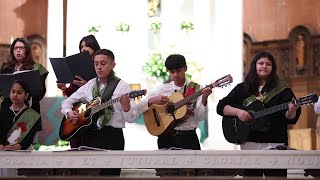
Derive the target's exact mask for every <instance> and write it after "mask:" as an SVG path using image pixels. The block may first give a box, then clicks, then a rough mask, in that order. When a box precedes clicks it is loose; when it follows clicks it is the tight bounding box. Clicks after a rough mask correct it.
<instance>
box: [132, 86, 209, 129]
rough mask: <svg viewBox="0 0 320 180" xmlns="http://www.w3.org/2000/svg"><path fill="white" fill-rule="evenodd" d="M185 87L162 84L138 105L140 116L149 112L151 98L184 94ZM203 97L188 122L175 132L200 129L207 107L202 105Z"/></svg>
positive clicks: (178, 127) (198, 99) (199, 98)
mask: <svg viewBox="0 0 320 180" xmlns="http://www.w3.org/2000/svg"><path fill="white" fill-rule="evenodd" d="M188 83H189V82H186V83H185V85H188ZM185 85H184V86H182V87H178V86H176V85H175V84H174V82H173V81H171V82H170V83H166V84H162V85H160V86H158V87H157V88H156V89H155V90H154V92H152V93H151V94H150V95H149V96H148V97H147V98H145V99H144V100H143V101H141V102H140V103H139V104H138V107H137V108H138V112H139V114H141V113H143V112H145V111H147V110H148V108H149V107H148V100H149V99H150V98H151V97H154V96H158V95H162V96H170V95H172V94H173V93H174V92H176V91H177V92H180V93H182V94H183V91H184V87H185ZM201 100H202V95H201V96H199V97H198V98H197V103H196V107H195V108H194V111H193V114H192V115H191V116H190V117H189V118H188V119H187V120H186V122H184V123H182V124H181V125H179V126H177V127H175V128H174V129H175V130H193V129H196V128H197V127H198V124H199V120H203V119H204V117H205V111H206V107H205V106H204V105H203V104H202V102H201Z"/></svg>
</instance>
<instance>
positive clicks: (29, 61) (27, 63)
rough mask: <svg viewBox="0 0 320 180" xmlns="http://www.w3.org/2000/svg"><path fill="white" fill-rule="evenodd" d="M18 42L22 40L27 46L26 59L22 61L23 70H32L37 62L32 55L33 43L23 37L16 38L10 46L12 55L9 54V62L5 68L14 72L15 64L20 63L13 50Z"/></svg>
mask: <svg viewBox="0 0 320 180" xmlns="http://www.w3.org/2000/svg"><path fill="white" fill-rule="evenodd" d="M17 42H22V43H23V44H24V46H25V56H26V57H25V59H24V60H23V62H22V69H21V70H31V69H33V66H34V64H35V61H34V59H33V57H32V52H31V43H30V42H29V41H28V40H27V39H26V38H23V37H20V38H16V39H15V40H14V41H13V42H12V44H11V46H10V55H9V59H8V63H7V64H6V66H5V67H4V69H7V70H8V71H12V72H14V69H15V66H16V64H17V63H18V62H17V60H16V58H15V57H14V54H13V50H14V46H15V44H16V43H17Z"/></svg>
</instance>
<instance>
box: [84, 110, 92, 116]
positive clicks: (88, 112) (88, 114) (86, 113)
mask: <svg viewBox="0 0 320 180" xmlns="http://www.w3.org/2000/svg"><path fill="white" fill-rule="evenodd" d="M90 114H91V108H89V109H87V110H86V112H85V113H84V118H88V117H89V116H90Z"/></svg>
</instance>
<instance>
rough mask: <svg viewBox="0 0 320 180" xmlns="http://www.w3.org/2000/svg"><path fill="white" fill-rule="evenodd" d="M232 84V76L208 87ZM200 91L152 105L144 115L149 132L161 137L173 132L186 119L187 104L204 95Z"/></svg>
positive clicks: (175, 96) (173, 95) (174, 95)
mask: <svg viewBox="0 0 320 180" xmlns="http://www.w3.org/2000/svg"><path fill="white" fill-rule="evenodd" d="M231 82H232V77H231V75H226V76H224V77H222V78H220V79H218V80H216V81H215V82H214V83H212V84H210V85H207V86H206V87H210V88H211V89H212V88H214V87H223V86H226V85H228V84H230V83H231ZM203 89H204V88H203ZM203 89H201V90H198V91H196V92H195V93H193V94H192V95H190V96H187V97H184V96H183V95H182V94H181V93H179V92H175V93H173V94H172V95H171V96H169V97H168V98H169V100H170V101H169V102H168V103H166V104H163V105H156V104H153V105H151V106H150V107H149V108H148V110H147V111H145V112H144V113H143V117H144V121H145V124H146V127H147V130H148V132H149V133H150V134H151V135H154V136H159V135H163V134H166V133H167V132H169V131H171V130H172V129H173V128H174V127H175V126H176V125H177V124H178V123H179V122H181V121H183V120H184V119H186V117H185V116H186V115H187V116H188V115H190V114H188V113H187V106H186V105H187V104H188V103H189V102H191V101H192V100H194V99H196V98H197V97H199V96H200V95H202V90H203Z"/></svg>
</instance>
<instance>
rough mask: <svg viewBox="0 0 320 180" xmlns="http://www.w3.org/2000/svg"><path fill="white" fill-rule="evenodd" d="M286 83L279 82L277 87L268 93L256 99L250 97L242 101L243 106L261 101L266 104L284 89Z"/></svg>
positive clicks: (252, 96) (253, 96)
mask: <svg viewBox="0 0 320 180" xmlns="http://www.w3.org/2000/svg"><path fill="white" fill-rule="evenodd" d="M287 87H288V86H287V83H286V82H285V81H279V83H278V84H277V86H276V87H275V88H273V89H272V91H270V92H264V93H263V94H262V96H259V97H257V96H256V95H251V96H249V97H248V98H247V99H245V100H244V101H243V106H244V107H247V106H249V105H250V104H251V103H252V102H254V101H257V100H259V101H261V102H263V103H267V102H268V101H269V100H270V99H272V98H273V97H274V96H275V95H277V94H279V93H280V92H281V91H283V90H284V89H286V88H287Z"/></svg>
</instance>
